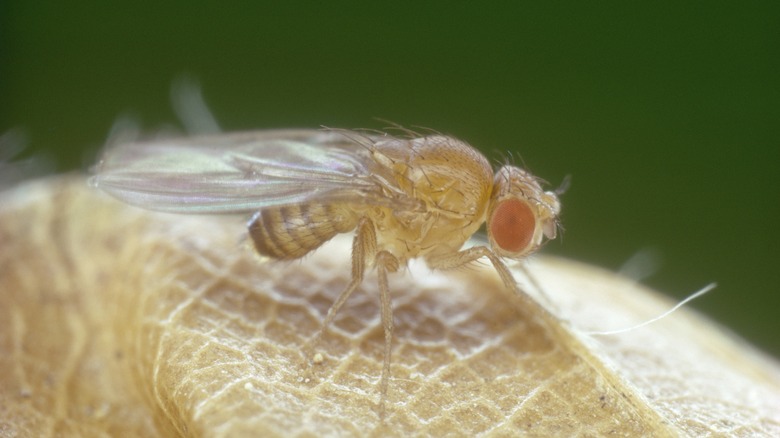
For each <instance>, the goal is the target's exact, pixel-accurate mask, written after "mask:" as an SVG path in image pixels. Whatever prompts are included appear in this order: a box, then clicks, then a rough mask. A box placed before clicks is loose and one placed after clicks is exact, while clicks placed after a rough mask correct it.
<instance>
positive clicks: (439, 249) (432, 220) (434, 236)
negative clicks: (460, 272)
mask: <svg viewBox="0 0 780 438" xmlns="http://www.w3.org/2000/svg"><path fill="white" fill-rule="evenodd" d="M364 214H365V215H366V216H367V217H368V218H369V219H371V221H372V223H373V224H374V226H375V229H376V235H377V245H378V249H380V250H384V251H388V252H390V253H391V254H393V255H394V256H395V257H397V258H398V259H399V260H400V261H401V262H402V263H403V262H405V261H406V260H409V259H412V258H417V257H426V256H429V255H439V254H450V253H453V252H457V251H458V250H459V249H460V248H461V247H462V246H463V244H464V243H465V242H466V241H467V240H468V239H469V238H470V237H471V236H472V235H473V234H474V233H475V232H476V231H477V230H478V229H479V227H480V225H481V224H482V222H483V220H478V221H469V220H464V219H463V217H462V216H457V217H450V216H448V215H444V214H442V213H441V212H437V211H425V212H415V211H407V210H393V209H391V208H386V207H375V208H372V209H371V210H369V211H366V212H364Z"/></svg>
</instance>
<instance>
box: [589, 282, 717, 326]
mask: <svg viewBox="0 0 780 438" xmlns="http://www.w3.org/2000/svg"><path fill="white" fill-rule="evenodd" d="M716 286H717V284H716V283H710V284H708V285H707V286H704V287H703V288H701V289H699V290H698V291H696V292H694V293H693V294H691V295H689V296H688V297H687V298H685V299H684V300H682V301H680V302H679V303H677V305H675V306H674V307H672V308H671V309H669V310H667V311H666V312H664V313H662V314H660V315H658V316H656V317H654V318H651V319H648V320H647V321H645V322H643V323H640V324H637V325H634V326H631V327H626V328H622V329H617V330H606V331H594V332H585V334H586V335H591V336H608V335H617V334H620V333H626V332H630V331H632V330H636V329H639V328H642V327H644V326H646V325H650V324H652V323H654V322H657V321H660V320H662V319H664V318H666V317H667V316H669V315H671V314H672V313H674V312H676V311H677V309H679V308H680V307H682V306H684V305H686V304H688V303H690V302H691V301H693V300H695V299H696V298H699V297H700V296H702V295H704V294H706V293H707V292H709V291H711V290H713V289H715V287H716Z"/></svg>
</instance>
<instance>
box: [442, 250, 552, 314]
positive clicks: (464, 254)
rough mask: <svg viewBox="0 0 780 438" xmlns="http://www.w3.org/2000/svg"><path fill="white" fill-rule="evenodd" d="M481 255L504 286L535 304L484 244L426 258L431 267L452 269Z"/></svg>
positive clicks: (534, 282)
mask: <svg viewBox="0 0 780 438" xmlns="http://www.w3.org/2000/svg"><path fill="white" fill-rule="evenodd" d="M482 257H486V258H487V259H488V260H490V263H491V264H492V265H493V268H494V269H495V270H496V272H498V276H499V277H500V278H501V281H502V282H503V283H504V286H506V287H507V288H509V289H510V290H511V291H512V292H513V293H514V294H515V295H516V296H517V297H518V298H520V299H521V300H522V301H523V302H524V304H529V303H531V304H533V305H534V307H536V306H537V304H536V303H535V302H533V299H532V298H531V297H530V296H529V295H528V293H526V292H525V291H524V290H522V289H521V288H520V286H519V285H518V284H517V281H516V280H515V278H514V277H513V276H512V272H510V271H509V268H508V267H507V266H506V263H504V262H503V261H502V260H501V258H500V257H499V256H497V255H496V254H495V253H494V252H493V251H491V250H490V248H488V247H486V246H474V247H471V248H468V249H464V250H463V251H458V252H456V253H453V254H447V255H444V256H439V257H433V258H430V259H428V260H427V262H428V266H430V267H431V268H433V269H452V268H458V267H461V266H463V265H466V264H468V263H471V262H473V261H475V260H477V259H480V258H482ZM523 272H524V273H525V274H526V275H527V276H529V278H531V282H532V283H533V284H534V287H537V288H538V283H537V282H536V280H534V279H533V277H532V276H531V275H530V273H529V272H528V271H527V270H525V269H523ZM539 292H540V293H541V294H542V295H543V296H544V298H545V299H546V300H547V301H549V299H548V298H547V295H546V294H545V293H544V291H543V290H542V289H541V288H539Z"/></svg>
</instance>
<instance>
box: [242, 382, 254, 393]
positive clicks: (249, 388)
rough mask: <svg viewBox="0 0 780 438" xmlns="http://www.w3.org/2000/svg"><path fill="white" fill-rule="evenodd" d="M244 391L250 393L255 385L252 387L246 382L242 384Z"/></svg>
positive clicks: (250, 383)
mask: <svg viewBox="0 0 780 438" xmlns="http://www.w3.org/2000/svg"><path fill="white" fill-rule="evenodd" d="M244 389H246V390H247V391H251V390H253V389H255V385H253V384H252V382H246V383H244Z"/></svg>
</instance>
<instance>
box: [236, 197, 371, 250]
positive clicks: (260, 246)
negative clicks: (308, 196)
mask: <svg viewBox="0 0 780 438" xmlns="http://www.w3.org/2000/svg"><path fill="white" fill-rule="evenodd" d="M356 225H357V216H356V215H355V214H354V213H353V212H351V211H350V210H348V209H347V208H345V206H343V205H329V204H298V205H288V206H284V207H278V208H266V209H263V210H260V211H259V212H257V214H255V216H254V217H253V218H252V220H251V221H250V222H249V236H251V237H252V241H253V242H254V243H255V249H256V250H257V252H259V253H260V254H262V255H265V256H268V257H273V258H276V259H288V260H289V259H297V258H300V257H303V256H304V255H306V254H308V253H309V252H311V251H313V250H315V249H317V248H319V247H320V245H322V244H323V243H325V242H327V241H328V240H330V239H332V238H333V236H335V235H336V234H338V233H346V232H348V231H350V230H352V229H354V228H355V226H356Z"/></svg>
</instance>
